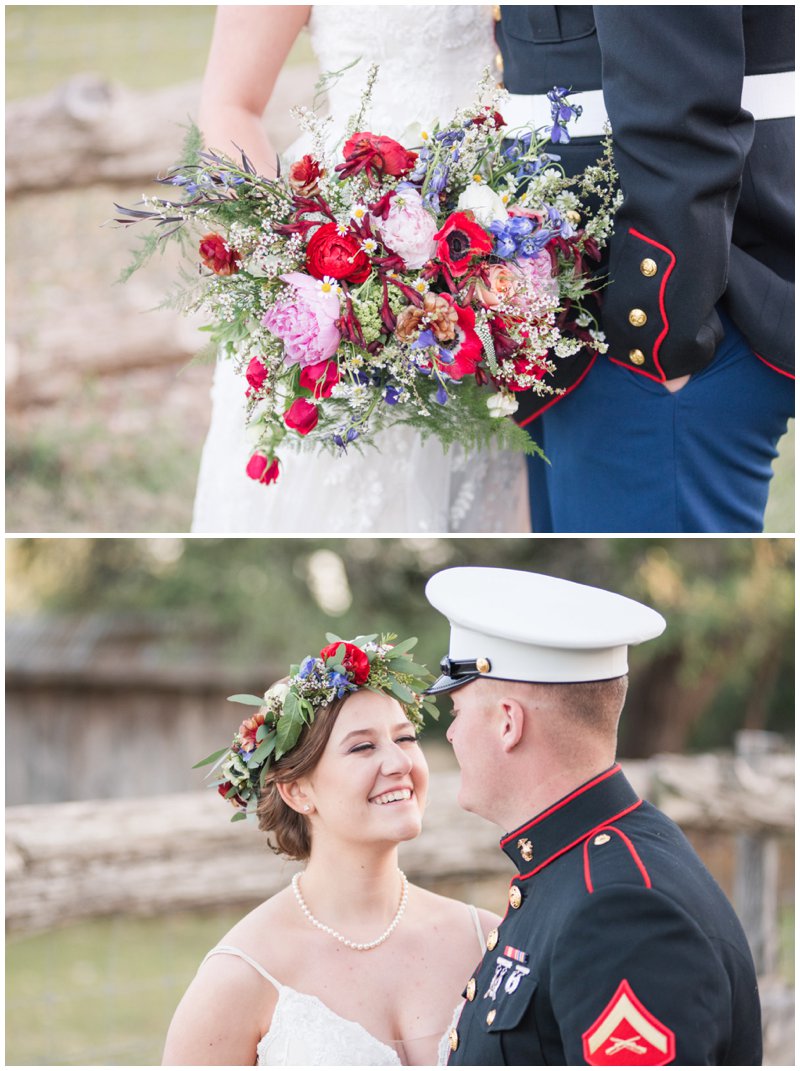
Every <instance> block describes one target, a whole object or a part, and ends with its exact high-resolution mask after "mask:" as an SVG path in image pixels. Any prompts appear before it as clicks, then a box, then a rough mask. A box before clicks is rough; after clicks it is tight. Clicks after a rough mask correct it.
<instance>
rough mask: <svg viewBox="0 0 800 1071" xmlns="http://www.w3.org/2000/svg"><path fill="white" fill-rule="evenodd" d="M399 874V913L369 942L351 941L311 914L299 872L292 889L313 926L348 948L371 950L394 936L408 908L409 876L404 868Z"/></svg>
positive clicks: (362, 950) (357, 950) (293, 880)
mask: <svg viewBox="0 0 800 1071" xmlns="http://www.w3.org/2000/svg"><path fill="white" fill-rule="evenodd" d="M398 874H399V875H400V878H401V879H402V882H403V891H402V894H401V896H400V905H399V907H398V908H397V914H396V915H395V917H394V918H393V919H392V921H391V922H390V924H389V927H388V929H386V930H384V932H383V933H382V934H381V935H380V937H378V938H377V939H376V940H374V941H370V942H368V943H367V944H359V943H358V942H357V941H349V940H348V939H347V938H346V937H343V936H342V934H340V933H337V932H336V930H334V929H332V928H331V927H330V926H326V925H325V924H324V923H322V922H320V921H319V919H317V918H315V917H314V916H313V915H312V914H311V912H310V910H309V908H308V904H307V903H306V902H305V900H304V899H303V894H302V893H301V892H300V874H299V873H297V874H295V876H294V877H293V878H292V891H293V892H294V895H295V899H296V900H297V902H298V904H299V905H300V909H301V910H302V912H303V914H304V915H305V917H306V918H307V919H308V921H309V922H310V923H311V925H312V926H316V927H317V929H318V930H322V932H323V933H327V934H330V936H331V937H335V938H336V940H337V941H341V943H342V944H343V945H346V946H347V947H348V948H352V949H355V951H356V952H369V950H370V949H371V948H377V947H378V945H382V944H383V942H384V941H387V940H388V939H389V938H390V937H391V936H392V934H393V933H394V931H395V930H396V929H397V926H398V924H399V922H400V919H401V918H402V917H403V912H404V911H405V909H406V904H407V903H408V878H407V877H406V876H405V874H404V873H403V871H402V870H398Z"/></svg>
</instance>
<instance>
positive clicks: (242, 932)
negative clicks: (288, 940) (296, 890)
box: [217, 886, 295, 949]
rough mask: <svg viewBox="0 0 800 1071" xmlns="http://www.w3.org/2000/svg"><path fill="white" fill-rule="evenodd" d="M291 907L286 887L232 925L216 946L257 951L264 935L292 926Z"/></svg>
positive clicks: (288, 890)
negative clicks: (230, 946)
mask: <svg viewBox="0 0 800 1071" xmlns="http://www.w3.org/2000/svg"><path fill="white" fill-rule="evenodd" d="M293 905H294V899H293V898H292V895H291V889H290V888H289V887H288V886H287V887H286V888H285V889H281V890H280V892H277V893H275V895H274V896H270V898H269V899H268V900H264V901H263V902H262V903H260V904H259V905H258V906H257V907H254V908H253V910H252V911H249V912H248V913H247V914H246V915H245V916H244V917H243V918H241V919H239V921H238V922H236V923H234V925H233V926H232V927H231V928H230V929H229V930H228V932H227V933H226V934H225V935H224V937H222V938H220V940H219V941H218V942H217V944H218V945H233V946H234V947H238V948H242V949H249V948H255V949H257V948H258V947H259V946H260V945H261V944H263V942H264V935H265V934H274V933H275V932H276V930H281V931H285V930H286V929H287V928H290V927H291V926H292V924H293V922H294V921H295V918H294V912H293V911H292V907H293Z"/></svg>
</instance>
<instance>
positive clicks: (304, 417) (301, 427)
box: [283, 398, 319, 435]
mask: <svg viewBox="0 0 800 1071" xmlns="http://www.w3.org/2000/svg"><path fill="white" fill-rule="evenodd" d="M283 419H284V421H285V423H286V426H287V427H288V428H294V430H295V431H297V432H299V433H300V434H301V435H308V433H309V432H310V431H313V430H314V428H315V427H316V426H317V421H318V420H319V411H318V409H317V407H316V406H315V405H314V403H313V402H309V401H307V400H306V399H305V398H295V400H294V401H293V402H292V404H291V405H290V406H289V408H288V409H287V410H286V412H285V413H284V414H283Z"/></svg>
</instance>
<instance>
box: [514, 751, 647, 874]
mask: <svg viewBox="0 0 800 1071" xmlns="http://www.w3.org/2000/svg"><path fill="white" fill-rule="evenodd" d="M641 802H642V801H641V800H640V799H639V797H638V796H637V795H636V793H635V792H634V791H633V789H632V788H631V786H630V784H629V782H628V780H627V779H626V777H625V775H624V774H623V772H622V770H621V769H620V767H619V765H614V766H612V767H611V768H610V769H608V770H606V771H605V772H604V773H601V774H598V776H597V777H593V778H592V779H591V781H587V782H586V783H585V784H583V785H580V786H579V787H578V788H576V789H575V790H574V791H573V792H570V793H569V794H568V795H566V796H564V798H563V799H560V800H559V801H558V802H557V803H554V804H553V805H552V806H551V807H548V808H547V810H545V811H542V813H541V814H538V815H536V817H535V818H532V819H531V820H530V821H529V822H526V823H525V824H524V825H521V826H520V827H519V829H515V830H514V831H513V832H511V833H507V834H506V836H505V837H503V839H502V840H501V841H500V847H501V848H502V849H503V851H504V852H505V853H506V855H507V856H509V858H510V859H511V860H512V861H513V863H514V866H516V868H517V870H518V871H519V875H520V877H523V878H529V877H532V876H533V874H535V873H536V872H537V871H539V870H542V869H543V868H544V867H546V866H547V865H548V863H551V862H552V861H553V860H554V859H555V858H557V857H558V856H559V855H563V853H564V852H566V851H568V850H569V849H570V848H572V847H574V846H575V845H576V844H579V843H580V842H581V841H583V840H585V838H586V837H587V836H589V834H590V833H592V832H594V830H596V829H598V828H599V827H600V826H604V825H608V824H609V823H610V822H613V821H614V820H615V819H617V818H621V817H622V815H624V814H628V813H629V812H630V811H632V810H634V809H635V808H636V807H638V806H639V804H640V803H641Z"/></svg>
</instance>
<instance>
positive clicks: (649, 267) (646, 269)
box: [639, 257, 658, 279]
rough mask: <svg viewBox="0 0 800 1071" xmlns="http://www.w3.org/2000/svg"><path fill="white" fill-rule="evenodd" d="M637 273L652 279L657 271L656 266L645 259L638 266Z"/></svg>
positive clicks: (647, 258)
mask: <svg viewBox="0 0 800 1071" xmlns="http://www.w3.org/2000/svg"><path fill="white" fill-rule="evenodd" d="M639 271H640V272H641V273H642V275H646V276H647V278H648V279H652V277H653V276H654V275H655V273H656V272H657V271H658V264H656V262H655V261H654V260H651V259H650V257H645V258H644V260H643V261H642V263H641V264H640V265H639Z"/></svg>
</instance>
